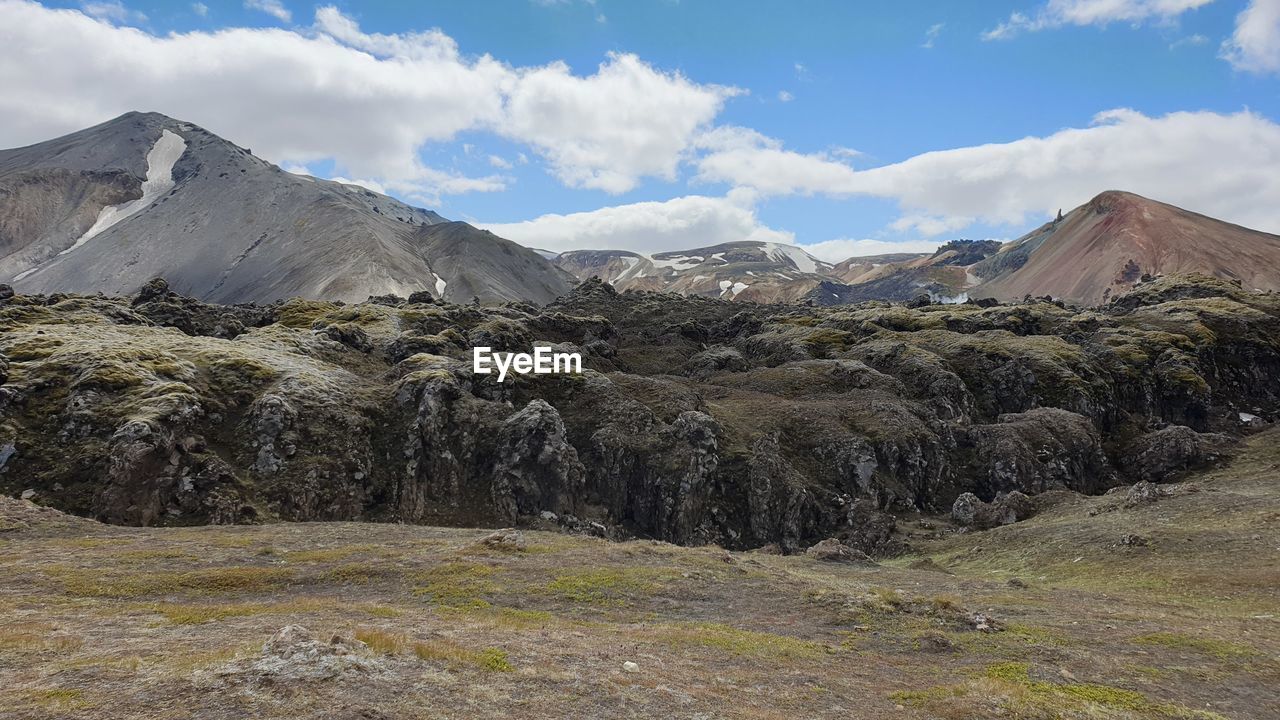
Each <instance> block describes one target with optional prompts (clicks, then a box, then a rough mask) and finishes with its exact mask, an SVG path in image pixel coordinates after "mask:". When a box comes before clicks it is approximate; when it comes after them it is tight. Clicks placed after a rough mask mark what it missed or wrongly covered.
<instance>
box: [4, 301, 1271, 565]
mask: <svg viewBox="0 0 1280 720" xmlns="http://www.w3.org/2000/svg"><path fill="white" fill-rule="evenodd" d="M414 300H415V301H414V302H410V301H409V300H407V299H404V298H399V297H394V296H385V297H379V298H375V299H373V300H371V301H369V302H363V303H358V304H345V305H344V304H339V303H335V302H326V301H316V300H304V299H296V298H295V299H292V300H288V301H284V302H278V303H272V304H266V305H240V306H220V305H213V304H209V303H206V302H203V301H200V300H196V299H192V298H189V297H185V296H181V295H178V294H176V293H175V292H174V291H173V290H172V289H171V288H170V287H168V286H167V285H165V284H164V283H159V282H157V283H149V284H147V285H146V286H145V287H144V288H143V290H142V292H141V293H139V294H137V295H136V296H126V297H104V296H86V295H68V294H55V295H36V294H27V293H19V294H17V295H14V296H12V297H9V298H7V299H3V300H0V358H3V361H2V362H0V380H3V384H2V385H0V491H3V492H4V493H6V494H10V495H15V496H16V495H19V494H23V493H27V492H28V491H29V492H30V495H31V496H32V497H33V499H35V500H36V501H38V502H41V503H43V504H47V505H52V506H54V507H57V508H59V509H63V510H66V511H70V512H74V513H78V514H82V515H88V516H93V517H98V518H102V519H105V520H109V521H111V522H116V523H126V524H139V525H150V524H191V523H210V522H215V523H230V522H254V521H261V520H264V519H268V518H281V519H288V520H320V519H330V520H336V519H360V520H388V521H404V522H414V523H432V524H464V525H491V526H507V525H517V526H518V525H521V524H525V523H537V522H544V521H545V520H544V518H545V517H553V518H558V520H557V522H559V523H560V524H562V525H564V526H566V527H593V528H596V530H593V531H595V532H599V533H602V534H609V535H611V536H617V537H621V536H628V535H630V536H642V537H653V538H658V539H662V540H667V541H671V542H678V543H719V544H721V545H723V546H725V547H733V548H745V547H758V546H762V545H765V544H770V543H774V544H777V545H778V546H780V547H781V548H782V549H783V550H785V551H787V552H799V551H802V550H804V549H805V548H807V547H809V546H811V545H813V544H814V543H816V542H818V541H820V540H825V539H828V538H837V540H838V542H840V543H842V544H844V545H847V546H849V547H851V548H854V549H856V550H857V551H859V552H861V553H866V554H867V555H871V556H875V555H877V554H881V553H883V552H886V551H887V548H890V547H891V546H892V544H893V542H894V540H893V538H892V537H891V535H892V533H893V517H892V515H893V514H894V513H900V512H903V511H910V512H915V511H931V512H947V511H948V510H950V509H951V508H952V507H953V504H955V502H956V500H957V498H960V497H962V495H963V494H965V493H971V494H972V495H971V496H965V497H966V502H968V506H969V507H971V508H977V509H978V510H980V509H981V507H982V506H980V505H977V504H976V503H990V502H992V501H994V500H997V498H1004V499H1005V500H1003V502H1005V503H1006V504H1007V503H1008V500H1007V498H1009V497H1017V496H1019V495H1023V494H1025V495H1028V496H1034V495H1035V494H1037V493H1041V492H1045V491H1055V492H1063V491H1074V492H1081V493H1102V492H1105V491H1106V490H1108V489H1110V488H1113V487H1117V486H1120V485H1123V484H1131V483H1133V482H1136V481H1138V480H1155V481H1161V480H1165V479H1169V478H1171V477H1174V476H1175V475H1176V474H1177V473H1178V472H1179V471H1180V470H1181V469H1183V468H1188V467H1195V466H1198V465H1201V464H1204V463H1207V462H1213V461H1215V460H1216V459H1218V458H1221V457H1223V456H1224V453H1225V452H1227V451H1228V450H1229V446H1230V445H1231V444H1232V443H1233V442H1234V438H1236V437H1238V436H1239V435H1240V434H1243V433H1246V432H1251V431H1252V430H1253V429H1254V428H1255V427H1257V425H1258V424H1260V423H1261V424H1265V423H1266V422H1267V421H1268V420H1271V419H1273V418H1274V417H1275V414H1276V413H1277V412H1278V411H1280V388H1278V387H1277V386H1276V384H1275V383H1274V378H1275V377H1277V376H1280V299H1278V298H1277V296H1276V295H1274V294H1271V293H1259V292H1256V291H1254V290H1252V289H1248V288H1244V287H1241V286H1240V285H1239V284H1235V283H1231V282H1227V281H1223V280H1220V279H1215V278H1209V277H1204V276H1187V277H1182V276H1179V277H1170V278H1163V279H1159V280H1155V281H1150V282H1144V283H1139V284H1138V286H1137V288H1136V289H1135V290H1134V292H1133V293H1131V294H1130V295H1128V296H1126V301H1125V302H1123V303H1116V304H1113V305H1110V306H1103V307H1100V308H1096V309H1092V310H1076V309H1072V308H1069V307H1066V306H1064V305H1063V304H1060V303H1052V302H1045V301H1039V300H1028V301H1026V302H1019V303H1015V304H1008V305H994V306H983V305H978V304H973V303H970V304H958V305H937V304H931V305H925V306H921V307H914V308H912V307H906V306H903V305H889V304H886V303H865V304H861V305H854V306H844V307H835V308H824V307H801V306H796V305H782V304H778V305H758V304H752V303H741V302H729V301H726V300H719V299H712V298H704V297H684V296H680V295H676V294H672V293H651V292H626V293H619V292H618V291H617V290H616V289H614V288H612V287H611V286H609V285H608V284H607V283H603V282H600V281H588V282H584V283H583V284H581V285H580V286H579V287H578V288H576V289H575V290H574V291H573V292H571V293H569V294H568V295H566V296H565V297H563V298H562V299H560V300H559V301H557V302H555V303H552V304H550V305H548V306H545V307H541V308H538V307H534V306H532V305H528V304H524V303H515V302H512V303H505V304H501V305H496V306H487V307H486V306H477V305H471V304H467V305H456V304H451V303H448V302H444V301H441V300H438V299H435V298H433V297H432V296H431V294H430V293H429V292H427V293H419V294H415V295H414ZM478 342H483V343H484V344H487V345H491V346H493V347H497V348H503V349H506V350H521V351H529V350H530V349H531V348H532V347H533V346H534V345H535V344H544V345H550V346H554V347H556V348H557V349H560V350H564V351H575V352H580V353H581V354H582V358H583V364H584V368H585V369H584V371H583V372H582V373H581V374H551V375H534V374H528V375H518V374H514V375H511V376H509V377H508V378H507V380H506V381H505V382H502V383H499V382H497V380H496V376H495V375H479V374H475V373H473V371H472V365H471V351H470V348H471V346H472V345H473V344H476V343H478ZM1242 413H1245V415H1242ZM1246 415H1247V417H1249V418H1251V419H1250V420H1249V422H1248V423H1245V422H1243V420H1242V417H1245V416H1246ZM1015 494H1016V495H1015ZM998 502H999V501H998ZM978 514H981V513H978V512H977V510H975V513H974V515H975V517H976V516H977V515H978ZM1015 514H1017V513H1015ZM996 515H999V516H1000V517H1004V516H1005V515H1006V514H1001V513H996ZM984 522H985V521H984ZM592 523H594V525H592ZM979 524H982V523H979Z"/></svg>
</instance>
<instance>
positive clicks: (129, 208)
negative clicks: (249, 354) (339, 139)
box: [0, 113, 574, 303]
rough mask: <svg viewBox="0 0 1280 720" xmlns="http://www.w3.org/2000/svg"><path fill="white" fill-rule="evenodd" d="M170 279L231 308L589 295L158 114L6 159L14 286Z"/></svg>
mask: <svg viewBox="0 0 1280 720" xmlns="http://www.w3.org/2000/svg"><path fill="white" fill-rule="evenodd" d="M157 276H163V277H165V278H166V279H167V280H168V281H169V284H170V286H171V287H173V288H174V289H175V290H176V291H178V292H181V293H183V294H186V295H191V296H194V297H198V298H201V299H204V300H210V301H216V302H223V303H234V302H245V301H269V300H274V299H277V298H284V297H290V296H295V295H297V296H303V297H310V298H326V299H333V300H345V301H357V300H364V299H365V298H367V297H368V296H370V295H381V294H386V293H395V294H398V295H402V296H405V295H408V294H410V293H412V292H414V291H419V290H426V291H428V292H430V293H432V294H433V295H436V296H443V297H445V298H446V299H449V300H453V301H457V302H467V301H470V300H471V299H472V298H473V297H479V298H480V299H481V300H485V301H498V300H531V301H535V302H540V303H545V302H549V301H551V300H552V299H554V298H555V297H557V296H558V295H561V294H563V293H564V292H566V291H567V290H568V289H569V288H570V287H571V286H572V285H573V283H574V278H573V277H572V276H570V275H568V274H567V273H565V272H563V271H562V270H560V269H559V268H557V267H555V266H553V265H552V264H551V263H549V262H548V261H547V260H546V259H544V258H543V257H542V256H540V255H539V254H538V253H536V252H533V251H532V250H529V249H527V248H524V247H522V246H520V245H517V244H515V243H513V242H511V241H509V240H504V239H502V238H500V237H497V236H496V235H493V234H492V233H490V232H488V231H484V230H479V229H477V228H474V227H472V226H470V225H468V224H466V223H460V222H449V221H447V220H445V219H444V218H443V217H441V216H439V215H438V214H436V213H434V212H432V211H430V210H424V209H422V208H415V207H411V206H409V205H406V204H404V203H402V202H400V201H398V200H395V199H392V198H390V197H387V196H385V195H380V194H378V193H375V192H372V191H370V190H367V189H365V188H363V187H358V186H355V185H345V184H342V183H337V182H331V181H328V180H321V179H318V178H313V177H308V176H305V175H296V174H293V173H289V172H285V171H283V170H281V169H280V168H278V167H276V166H275V165H272V164H271V163H268V162H266V161H264V160H261V159H259V158H257V157H255V156H254V155H253V154H252V153H251V152H250V151H249V150H248V149H246V148H241V147H238V146H236V145H234V144H232V143H230V142H228V141H226V140H223V139H222V138H220V137H218V136H216V135H214V134H213V133H210V132H208V131H207V130H204V129H203V128H200V127H197V126H195V125H192V124H190V123H186V122H181V121H178V120H174V119H173V118H169V117H166V116H164V115H160V114H158V113H128V114H126V115H123V116H121V117H119V118H116V119H114V120H111V121H109V122H106V123H103V124H101V125H97V126H94V127H91V128H88V129H87V130H82V131H80V132H76V133H72V134H71V135H67V136H65V137H61V138H57V139H55V140H50V141H48V142H43V143H39V144H37V145H32V146H29V147H25V148H19V149H16V150H6V151H0V282H12V283H13V284H14V286H15V288H16V289H17V290H18V291H19V292H72V291H75V292H95V291H101V292H105V293H109V294H110V293H128V292H132V291H133V290H135V289H136V288H137V287H139V286H140V285H141V284H142V283H144V282H146V281H147V280H148V279H150V278H152V277H157Z"/></svg>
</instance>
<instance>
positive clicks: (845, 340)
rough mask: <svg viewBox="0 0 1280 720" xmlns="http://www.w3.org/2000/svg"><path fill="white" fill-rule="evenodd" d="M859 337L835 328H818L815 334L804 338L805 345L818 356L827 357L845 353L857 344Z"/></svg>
mask: <svg viewBox="0 0 1280 720" xmlns="http://www.w3.org/2000/svg"><path fill="white" fill-rule="evenodd" d="M857 339H858V338H857V336H856V335H854V334H853V333H850V332H846V331H844V330H835V329H833V328H817V329H815V330H814V331H813V332H810V333H809V334H808V335H805V336H804V343H805V344H806V345H808V346H809V347H810V348H811V349H812V351H813V352H814V353H815V354H816V355H818V356H819V357H821V356H826V355H830V354H832V353H837V352H844V351H845V350H848V349H849V348H850V347H851V346H853V344H854V343H856V342H857Z"/></svg>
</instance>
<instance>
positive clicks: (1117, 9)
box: [982, 0, 1213, 40]
mask: <svg viewBox="0 0 1280 720" xmlns="http://www.w3.org/2000/svg"><path fill="white" fill-rule="evenodd" d="M1211 2H1213V0H1049V1H1048V2H1047V3H1045V5H1044V6H1043V7H1041V8H1040V9H1039V10H1037V11H1036V12H1034V13H1033V14H1031V15H1028V14H1026V13H1021V12H1015V13H1013V14H1011V15H1010V16H1009V19H1008V20H1006V21H1004V22H1002V23H1000V24H999V25H997V26H996V27H995V28H993V29H991V30H988V31H986V32H985V33H983V34H982V37H983V39H984V40H1004V39H1007V38H1011V37H1014V36H1015V35H1018V34H1020V33H1023V32H1037V31H1040V30H1047V29H1051V28H1059V27H1063V26H1066V25H1078V26H1085V25H1098V26H1105V25H1109V24H1111V23H1113V22H1128V23H1133V24H1139V23H1143V22H1146V21H1148V20H1155V21H1157V22H1171V21H1172V20H1174V19H1175V18H1177V17H1178V16H1179V15H1181V14H1183V13H1185V12H1187V11H1189V10H1194V9H1196V8H1199V7H1203V6H1205V5H1208V4H1209V3H1211Z"/></svg>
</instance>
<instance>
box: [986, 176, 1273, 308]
mask: <svg viewBox="0 0 1280 720" xmlns="http://www.w3.org/2000/svg"><path fill="white" fill-rule="evenodd" d="M971 272H972V273H973V274H974V275H975V276H977V277H978V278H979V279H980V280H981V283H980V284H979V285H978V286H977V287H975V288H972V289H971V290H970V295H971V296H973V297H993V298H999V299H1016V298H1021V297H1023V296H1025V295H1027V294H1031V295H1036V296H1043V295H1051V296H1053V297H1055V298H1060V299H1062V300H1066V301H1068V302H1075V303H1080V304H1086V305H1096V304H1099V303H1104V302H1107V301H1108V300H1110V299H1111V298H1114V297H1116V296H1118V295H1120V294H1123V293H1125V292H1127V291H1128V290H1129V289H1130V288H1132V287H1133V286H1134V284H1135V283H1137V282H1138V281H1139V280H1141V279H1142V277H1143V276H1144V275H1145V276H1157V275H1174V274H1178V273H1188V272H1199V273H1204V274H1207V275H1212V276H1215V277H1219V278H1222V279H1226V280H1235V281H1239V282H1240V283H1241V285H1242V286H1243V287H1244V288H1246V289H1252V290H1280V236H1277V235H1271V234H1269V233H1264V232H1259V231H1257V230H1250V229H1248V228H1245V227H1241V226H1239V225H1232V224H1231V223H1227V222H1223V221H1221V220H1215V219H1214V218H1211V217H1207V216H1205V215H1200V214H1198V213H1194V212H1190V211H1188V210H1183V209H1182V208H1178V207H1174V206H1173V205H1168V204H1165V203H1162V202H1157V201H1155V200H1150V199H1147V198H1144V197H1142V196H1140V195H1135V194H1133V193H1127V192H1119V191H1108V192H1104V193H1102V194H1100V195H1098V196H1097V197H1095V198H1094V199H1092V200H1090V201H1089V202H1088V203H1085V204H1084V205H1081V206H1080V207H1078V208H1076V209H1075V210H1072V211H1071V212H1069V213H1067V214H1066V215H1065V216H1063V217H1062V218H1061V219H1059V220H1055V221H1053V222H1050V223H1046V224H1045V225H1043V226H1041V227H1039V228H1037V229H1035V230H1033V231H1032V232H1030V233H1027V234H1026V235H1024V236H1022V237H1021V238H1018V239H1017V240H1014V241H1013V242H1011V243H1008V244H1006V245H1005V246H1004V247H1003V248H1001V250H1000V252H998V253H996V254H994V255H992V256H991V257H989V258H987V259H985V260H983V261H982V262H979V263H977V264H976V265H974V266H973V267H972V269H971Z"/></svg>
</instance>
